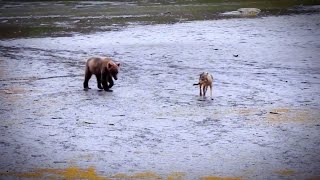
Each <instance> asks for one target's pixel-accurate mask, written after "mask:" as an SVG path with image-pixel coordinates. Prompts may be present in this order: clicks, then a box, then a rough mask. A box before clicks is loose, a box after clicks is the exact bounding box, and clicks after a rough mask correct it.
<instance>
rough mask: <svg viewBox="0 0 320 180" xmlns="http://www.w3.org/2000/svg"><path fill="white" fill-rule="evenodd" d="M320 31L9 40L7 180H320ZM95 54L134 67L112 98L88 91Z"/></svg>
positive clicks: (247, 24) (288, 27)
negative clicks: (204, 88) (208, 85)
mask: <svg viewBox="0 0 320 180" xmlns="http://www.w3.org/2000/svg"><path fill="white" fill-rule="evenodd" d="M319 19H320V15H319V14H318V13H315V14H302V15H291V16H279V17H276V16H269V17H258V18H248V19H247V18H240V19H222V20H215V21H192V22H187V23H177V24H172V25H147V26H142V25H132V26H129V27H128V28H125V29H123V30H121V31H109V32H99V33H94V34H90V35H74V36H72V37H44V38H20V39H9V40H1V41H0V45H1V54H0V56H1V59H0V67H1V71H0V83H1V88H0V98H1V99H0V100H1V107H0V115H1V119H0V152H1V154H0V170H1V172H0V179H81V178H83V179H219V178H220V179H223V178H224V179H308V178H310V179H312V178H319V172H320V168H319V167H320V166H319V163H320V154H319V149H320V138H319V132H320V120H319V117H320V111H319V109H320V104H319V103H320V94H319V90H320V80H319V78H320V62H319V57H320V54H319V53H320V43H319V42H320V39H319V37H320V31H319V27H320V22H319ZM96 55H107V56H110V57H112V58H114V60H115V61H117V62H120V63H121V70H120V74H119V77H118V78H119V79H118V81H116V82H115V85H114V87H113V92H112V93H110V92H104V91H98V89H97V87H96V82H95V78H92V79H91V81H90V82H89V85H90V86H91V88H92V89H91V90H89V91H83V89H82V83H83V78H84V77H83V73H84V64H85V61H86V59H87V58H89V57H91V56H96ZM202 71H208V72H210V73H212V74H213V76H214V91H213V94H214V100H213V101H211V100H210V99H209V98H201V97H199V96H198V93H199V92H198V88H197V87H195V86H192V84H193V83H196V82H197V80H198V75H199V74H200V73H201V72H202Z"/></svg>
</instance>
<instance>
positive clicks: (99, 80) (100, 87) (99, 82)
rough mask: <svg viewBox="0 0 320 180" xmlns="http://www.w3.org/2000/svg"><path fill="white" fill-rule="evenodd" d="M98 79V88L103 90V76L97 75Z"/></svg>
mask: <svg viewBox="0 0 320 180" xmlns="http://www.w3.org/2000/svg"><path fill="white" fill-rule="evenodd" d="M96 78H97V86H98V88H99V89H103V88H102V86H101V75H100V74H96Z"/></svg>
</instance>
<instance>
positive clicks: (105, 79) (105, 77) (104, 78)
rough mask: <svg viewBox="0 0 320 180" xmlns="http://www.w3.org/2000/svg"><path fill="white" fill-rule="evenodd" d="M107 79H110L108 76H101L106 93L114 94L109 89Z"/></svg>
mask: <svg viewBox="0 0 320 180" xmlns="http://www.w3.org/2000/svg"><path fill="white" fill-rule="evenodd" d="M107 79H108V77H107V75H106V74H102V75H101V83H102V86H103V89H104V90H105V91H108V92H112V90H110V89H109V86H108V82H107Z"/></svg>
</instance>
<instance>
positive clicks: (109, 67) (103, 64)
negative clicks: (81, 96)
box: [83, 57, 120, 91]
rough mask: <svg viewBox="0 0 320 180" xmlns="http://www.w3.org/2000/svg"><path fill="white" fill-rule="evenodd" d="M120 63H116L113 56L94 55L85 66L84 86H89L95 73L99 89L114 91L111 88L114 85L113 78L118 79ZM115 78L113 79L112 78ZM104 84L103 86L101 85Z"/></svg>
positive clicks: (86, 87)
mask: <svg viewBox="0 0 320 180" xmlns="http://www.w3.org/2000/svg"><path fill="white" fill-rule="evenodd" d="M119 66H120V63H115V62H113V61H112V59H111V58H107V57H92V58H89V59H88V60H87V63H86V68H85V78H84V82H83V88H84V89H85V90H87V89H90V88H89V84H88V83H89V80H90V78H91V76H92V74H94V75H95V76H96V78H97V86H98V88H99V89H104V90H105V91H112V90H110V88H111V87H112V86H113V84H114V83H113V79H114V80H117V79H118V77H117V74H118V71H119ZM112 78H113V79H112ZM101 84H102V86H101Z"/></svg>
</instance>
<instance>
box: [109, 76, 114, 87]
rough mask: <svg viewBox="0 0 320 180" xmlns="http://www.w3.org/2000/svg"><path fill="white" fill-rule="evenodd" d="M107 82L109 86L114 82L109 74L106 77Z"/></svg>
mask: <svg viewBox="0 0 320 180" xmlns="http://www.w3.org/2000/svg"><path fill="white" fill-rule="evenodd" d="M108 83H109V88H112V86H113V84H114V83H113V79H112V77H111V76H109V77H108Z"/></svg>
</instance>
